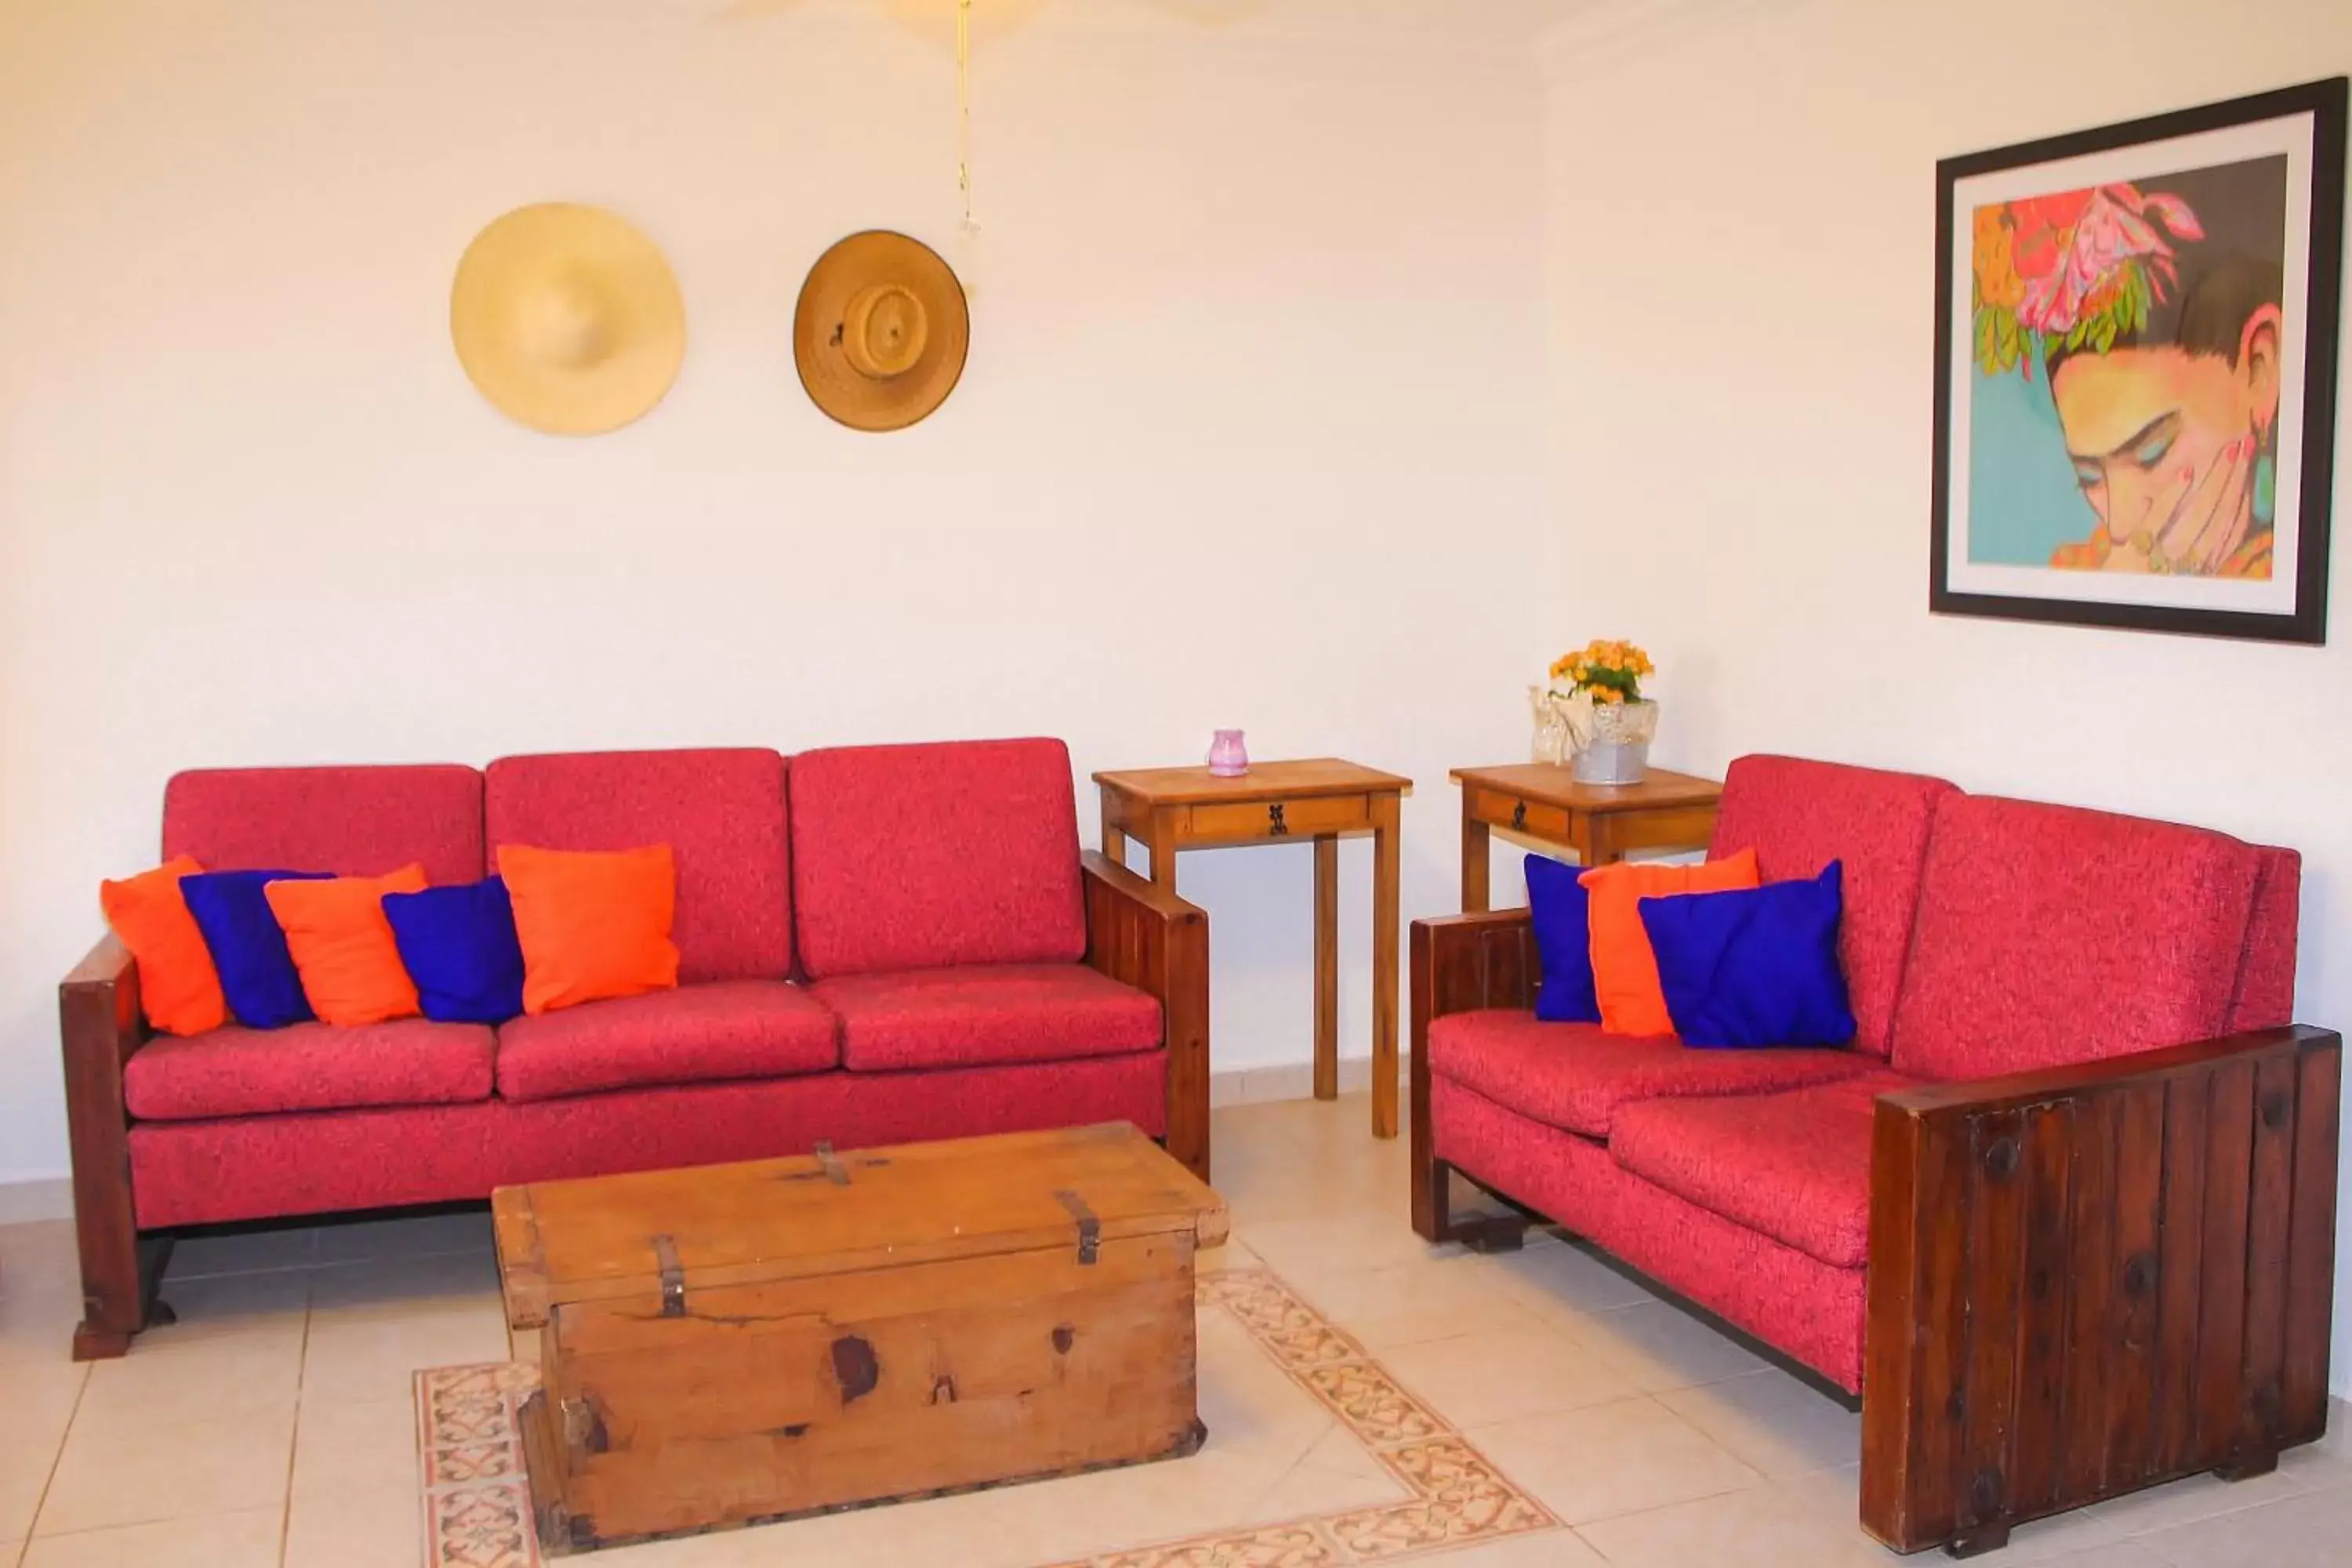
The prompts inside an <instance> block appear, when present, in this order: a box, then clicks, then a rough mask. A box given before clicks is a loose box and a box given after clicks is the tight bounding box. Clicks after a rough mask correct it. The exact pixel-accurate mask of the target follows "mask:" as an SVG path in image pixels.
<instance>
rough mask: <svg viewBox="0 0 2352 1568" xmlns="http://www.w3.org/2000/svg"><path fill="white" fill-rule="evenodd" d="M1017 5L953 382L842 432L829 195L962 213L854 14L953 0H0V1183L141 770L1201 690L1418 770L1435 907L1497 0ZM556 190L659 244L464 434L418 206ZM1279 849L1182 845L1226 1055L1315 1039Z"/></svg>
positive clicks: (129, 845)
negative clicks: (664, 339) (640, 303)
mask: <svg viewBox="0 0 2352 1568" xmlns="http://www.w3.org/2000/svg"><path fill="white" fill-rule="evenodd" d="M1027 8H1028V9H1029V10H1030V11H1032V12H1034V14H1035V16H1034V23H1033V24H1032V25H1030V26H1025V27H1023V28H1021V29H1019V30H1016V31H1013V32H1011V33H1006V34H1003V36H1002V37H998V38H997V39H996V40H995V41H994V42H992V44H991V45H990V47H987V48H985V49H984V50H983V51H982V54H981V56H980V58H979V60H978V62H977V74H976V83H975V87H976V107H975V135H976V137H977V142H978V145H977V161H976V168H975V175H976V187H977V192H978V195H979V199H980V208H981V210H980V216H981V218H982V223H983V224H984V226H985V237H984V240H983V242H982V252H981V255H980V261H979V265H978V267H977V268H976V273H975V278H974V281H975V284H976V292H975V297H974V310H975V326H974V339H975V347H974V351H973V355H972V360H971V367H970V371H969V374H967V376H966V378H965V380H964V383H963V384H962V386H961V389H960V390H959V391H958V392H957V393H956V395H955V396H954V398H953V399H952V400H951V401H950V403H949V404H948V405H947V406H946V407H945V409H944V410H943V411H942V412H941V413H940V415H939V416H936V417H935V418H933V419H932V420H931V421H930V422H929V423H927V424H925V425H923V426H919V427H918V428H916V429H914V430H912V431H910V432H908V433H906V434H904V435H899V436H895V437H886V438H877V437H863V436H857V435H853V434H851V433H849V432H846V431H845V430H842V429H840V428H838V427H836V426H834V425H832V424H831V423H830V422H828V421H827V420H825V419H824V417H823V416H821V415H820V414H818V413H817V411H816V410H815V409H814V407H812V406H811V405H810V404H809V403H808V401H807V399H806V398H805V397H804V395H803V394H802V392H801V390H800V386H799V384H798V382H797V379H796V378H795V376H794V374H793V366H792V359H791V352H790V327H791V315H792V309H793V299H794V295H795V293H796V291H797V289H798V287H799V284H800V280H801V278H802V276H803V273H804V272H805V270H806V268H807V267H808V265H809V263H810V262H811V261H812V260H813V259H814V258H815V257H816V255H817V254H818V253H819V252H820V251H821V250H822V249H823V248H824V247H825V246H826V245H828V244H829V243H831V242H832V241H833V240H834V239H835V238H836V237H840V236H841V235H843V234H845V233H847V232H849V231H851V230H853V229H856V228H860V227H865V226H876V225H881V226H898V227H904V228H908V229H909V230H911V231H912V232H914V233H916V234H918V235H920V236H923V237H927V238H929V239H931V240H932V241H933V242H934V243H937V244H940V246H941V247H942V248H946V247H948V246H949V245H950V242H951V240H952V236H953V219H954V216H955V199H954V163H953V155H954V132H953V125H954V121H953V118H952V113H953V104H954V78H953V70H952V64H951V60H950V56H949V55H948V53H947V52H946V51H945V50H944V48H943V47H941V42H940V29H938V28H937V27H936V26H932V27H928V28H926V29H923V30H920V31H909V30H908V29H906V28H905V27H902V26H897V25H894V24H891V23H889V22H888V21H887V20H886V19H885V18H886V16H892V15H899V16H903V15H907V14H913V13H924V12H927V11H928V12H929V13H930V14H932V15H933V19H934V20H936V19H937V18H938V17H943V16H948V15H950V14H951V13H950V11H949V9H948V6H947V3H946V0H938V4H937V5H932V6H925V5H919V4H917V3H916V0H891V4H890V5H888V6H887V8H886V7H882V6H877V5H871V4H868V3H867V0H801V3H800V4H797V5H794V4H780V3H774V0H768V3H761V0H735V3H734V4H730V0H593V3H591V0H572V3H569V4H558V3H556V0H499V4H497V5H483V4H479V3H478V0H412V3H409V4H404V5H389V4H374V5H367V4H360V3H358V0H332V3H330V0H271V3H262V0H252V3H236V0H169V3H166V0H138V3H131V0H109V3H108V4H106V5H87V4H83V3H81V0H8V3H7V4H6V5H0V1183H5V1182H8V1181H10V1180H12V1179H16V1180H21V1179H26V1178H41V1177H50V1176H55V1175H58V1174H61V1173H63V1172H64V1170H65V1168H66V1141H65V1133H64V1122H63V1112H62V1090H61V1087H60V1081H59V1077H58V1065H57V1039H56V1023H55V1017H56V1014H55V999H54V995H55V994H54V986H55V984H56V982H57V980H58V978H59V977H60V976H61V975H62V974H63V973H65V971H66V970H67V969H68V967H69V966H70V965H71V963H73V962H74V961H75V960H76V959H77V958H78V957H79V955H80V954H81V952H83V951H84V950H85V949H86V948H87V947H88V946H89V942H91V941H92V940H93V938H94V937H95V936H96V935H97V934H98V932H99V931H100V921H99V917H98V910H97V903H96V883H97V881H98V879H100V877H101V876H107V875H119V874H121V873H124V872H128V871H133V870H137V869H140V868H143V867H145V866H148V865H151V864H152V862H153V860H154V858H155V849H156V816H157V807H158V804H159V800H160V795H161V791H162V788H163V781H164V779H165V778H166V777H167V776H168V775H169V774H170V773H172V772H173V770H175V769H179V768H184V767H192V766H200V765H207V764H235V763H303V762H314V761H328V760H376V761H395V760H411V759H449V760H458V761H467V762H482V761H487V760H488V759H489V758H491V757H493V756H496V755H499V754H500V753H502V752H518V751H530V750H536V749H546V748H557V747H593V746H629V745H663V744H687V743H713V742H716V743H727V742H762V743H770V744H774V745H778V746H781V747H782V748H784V749H786V750H793V749H798V748H804V747H808V746H813V745H818V744H825V743H840V742H868V741H888V740H898V739H925V738H941V737H950V736H961V735H988V734H1003V733H1034V732H1046V733H1054V734H1059V735H1062V736H1065V737H1066V738H1067V739H1068V740H1069V742H1071V745H1072V747H1073V749H1074V751H1075V752H1076V761H1077V764H1078V766H1079V768H1080V769H1081V770H1082V771H1091V770H1092V769H1095V768H1097V767H1106V766H1122V765H1125V766H1132V765H1143V764H1150V763H1161V762H1178V763H1181V762H1189V761H1194V760H1197V759H1198V758H1199V757H1200V755H1201V754H1202V753H1203V752H1205V751H1206V748H1207V745H1208V740H1209V731H1210V730H1211V729H1212V728H1213V726H1216V725H1221V724H1239V725H1244V726H1245V727H1246V728H1247V730H1248V731H1249V735H1250V740H1251V744H1252V747H1253V749H1254V750H1255V752H1257V753H1258V754H1259V755H1261V756H1267V757H1272V756H1281V755H1285V754H1289V755H1314V754H1320V753H1340V754H1345V755H1349V756H1353V757H1356V758H1359V759H1360V760H1362V761H1364V762H1366V763H1372V764H1375V765H1378V766H1381V767H1385V768H1390V769H1392V770H1395V771H1399V772H1402V773H1410V774H1412V776H1414V777H1415V778H1416V779H1417V780H1418V781H1419V783H1420V792H1419V794H1418V795H1416V796H1415V797H1414V798H1413V799H1412V800H1411V801H1410V802H1409V803H1408V805H1407V808H1406V810H1407V817H1406V823H1407V826H1406V842H1405V852H1404V876H1405V888H1404V907H1405V913H1406V915H1407V916H1408V917H1411V916H1413V915H1418V914H1425V913H1431V912H1437V911H1442V910H1447V909H1450V908H1451V907H1453V899H1454V878H1455V866H1454V842H1455V841H1454V831H1453V823H1454V811H1455V796H1454V791H1453V789H1452V788H1451V787H1450V786H1449V785H1447V784H1446V783H1445V781H1444V770H1445V769H1446V767H1447V766H1449V765H1453V764H1458V763H1465V762H1474V761H1489V760H1494V759H1496V758H1509V757H1513V756H1517V755H1518V754H1521V753H1522V752H1523V749H1524V747H1525V745H1526V737H1525V727H1524V721H1523V720H1522V717H1521V713H1520V707H1519V702H1518V700H1517V696H1516V695H1515V694H1516V692H1517V689H1518V688H1519V686H1520V684H1521V683H1523V682H1524V681H1525V680H1526V679H1528V678H1529V676H1530V674H1531V672H1532V671H1533V670H1534V669H1535V668H1537V667H1538V665H1539V663H1540V661H1541V659H1542V658H1545V657H1547V656H1548V654H1549V651H1550V650H1551V649H1552V648H1553V647H1554V645H1556V644H1558V643H1559V642H1560V641H1561V640H1562V639H1563V637H1564V636H1565V633H1564V631H1563V630H1562V628H1561V627H1560V626H1558V625H1557V624H1556V623H1554V622H1551V621H1549V620H1548V619H1547V616H1546V612H1547V610H1548V608H1549V606H1550V605H1551V602H1552V600H1553V597H1554V595H1551V594H1549V593H1548V592H1547V591H1545V589H1544V587H1543V585H1542V584H1540V583H1539V582H1538V581H1537V580H1536V579H1535V578H1534V577H1533V575H1532V574H1529V573H1528V571H1527V570H1526V567H1527V563H1528V559H1529V557H1530V555H1531V553H1532V550H1533V541H1534V539H1535V536H1536V524H1537V501H1538V486H1539V470H1540V465H1539V461H1538V456H1537V454H1538V451H1539V449H1540V445H1541V432H1540V415H1541V385H1542V381H1541V376H1542V372H1541V356H1542V350H1543V343H1542V335H1541V332H1540V330H1539V326H1538V323H1539V321H1540V319H1541V278H1540V269H1539V254H1538V252H1539V244H1540V236H1541V202H1540V200H1539V183H1538V175H1539V166H1540V150H1541V136H1540V82H1539V79H1538V73H1537V71H1536V68H1535V65H1534V62H1533V57H1532V53H1531V51H1530V49H1529V47H1528V37H1529V29H1528V27H1527V26H1525V17H1526V16H1528V15H1529V14H1530V11H1529V10H1528V8H1524V7H1517V6H1498V7H1496V9H1495V10H1494V11H1490V12H1489V13H1487V15H1486V17H1485V18H1484V19H1483V21H1482V24H1481V26H1478V27H1476V28H1472V29H1464V28H1461V27H1458V26H1454V19H1453V18H1451V17H1449V16H1443V15H1440V14H1438V13H1437V10H1436V8H1433V7H1428V6H1424V5H1412V4H1407V3H1405V0H1381V3H1380V4H1377V5H1366V4H1363V3H1362V0H1059V3H1058V4H1055V5H1046V6H1044V7H1042V8H1040V7H1038V6H1035V5H1031V6H1029V7H1027ZM1540 8H1541V7H1535V9H1538V10H1539V9H1540ZM991 9H992V6H991V5H983V6H982V10H983V11H984V12H985V11H989V10H991ZM1449 9H1450V8H1449ZM551 199H569V200H579V201H588V202H596V203H602V204H605V205H610V206H612V207H614V208H615V209H617V210H618V211H620V212H621V213H623V214H625V215H626V216H628V217H630V218H631V219H632V220H633V221H635V223H637V224H638V225H639V226H642V227H643V228H644V229H645V231H646V233H647V234H648V235H650V236H651V237H653V238H654V239H655V240H656V242H657V243H658V244H659V245H660V246H661V247H663V248H664V249H665V251H666V252H667V255H668V257H669V258H670V261H671V263H672V265H673V266H674V268H676V270H677V276H678V279H679V281H680V283H681V285H682V287H683V289H684V292H685V296H686V300H687V306H688V332H689V338H690V344H689V350H688V357H687V362H686V367H685V371H684V374H683V376H682V378H681V379H680V381H679V383H678V384H677V387H676V388H675V389H674V390H673V392H672V393H671V394H670V395H669V398H668V400H667V402H666V403H665V404H664V405H662V406H661V407H660V408H659V409H658V410H656V412H655V414H654V415H652V416H650V417H648V418H647V419H646V420H645V421H643V422H642V423H641V424H639V425H637V426H633V427H631V428H629V429H627V430H625V431H623V432H621V433H619V434H617V435H614V436H611V437H603V438H599V439H593V440H585V441H582V440H561V439H551V438H548V437H541V436H537V435H533V434H531V433H530V432H528V431H526V430H523V429H521V428H520V427H519V426H514V425H512V424H509V422H507V421H506V420H505V419H504V418H502V417H501V416H499V415H498V414H496V413H495V412H493V411H492V410H491V409H490V408H489V407H488V405H485V404H484V403H483V401H482V400H481V399H480V398H479V397H478V395H476V394H475V393H474V391H473V389H472V388H471V386H470V385H469V384H467V382H466V380H465V378H464V376H463V374H462V373H461V372H460V371H459V369H458V366H457V361H456V359H455V357H454V355H453V354H452V353H451V351H450V348H449V343H448V339H447V327H446V317H447V295H448V287H449V278H450V273H451V269H452V268H453V267H454V266H455V264H456V262H457V257H458V255H459V254H460V252H461V251H462V250H463V249H464V247H465V246H466V244H467V241H468V240H469V239H470V238H471V237H473V235H474V233H475V232H476V231H477V230H478V228H479V227H480V226H482V225H483V224H484V223H486V222H487V221H488V220H489V219H490V218H492V217H494V216H497V215H499V213H501V212H503V211H505V210H507V209H508V208H509V207H512V206H515V205H520V204H523V203H527V202H533V201H541V200H551ZM1084 799H1085V804H1084V806H1083V808H1082V809H1083V811H1084V813H1085V814H1086V815H1087V817H1088V818H1089V819H1090V817H1091V812H1092V790H1091V787H1090V786H1088V787H1087V789H1086V791H1085V797H1084ZM1086 837H1087V840H1088V841H1089V842H1091V841H1092V838H1093V834H1092V831H1091V829H1090V828H1089V829H1088V830H1087V834H1086ZM1309 861H1310V857H1309V856H1308V855H1307V850H1306V848H1305V847H1296V848H1292V849H1284V850H1275V849H1261V850H1251V851H1226V852H1221V853H1217V854H1213V855H1201V856H1196V857H1188V858H1186V861H1185V863H1184V866H1183V876H1182V888H1183V890H1184V891H1185V892H1186V893H1187V894H1188V895H1190V896H1192V897H1195V898H1197V899H1199V900H1201V901H1202V902H1203V903H1204V904H1205V905H1206V906H1207V907H1208V908H1209V910H1211V912H1212V916H1213V925H1212V930H1213V937H1214V953H1215V963H1216V972H1215V973H1216V987H1215V995H1216V1013H1215V1018H1214V1047H1213V1048H1214V1055H1215V1059H1216V1065H1217V1066H1218V1067H1220V1068H1232V1067H1243V1066H1253V1065H1259V1064H1265V1063H1275V1062H1285V1061H1297V1060H1303V1059H1305V1057H1306V1054H1307V1038H1308V1029H1307V1025H1308V1019H1309V1016H1310V1008H1311V991H1310V986H1309V980H1308V975H1309V969H1308V961H1309V953H1310V946H1309V931H1308V914H1309V909H1310V901H1309V900H1310V897H1311V891H1310V889H1311V882H1310V878H1309V871H1308V866H1309ZM1369 871H1370V867H1369V856H1368V853H1367V852H1366V851H1365V850H1364V848H1363V847H1361V846H1360V845H1358V846H1351V847H1350V848H1349V853H1348V857H1347V858H1346V859H1345V861H1344V862H1343V880H1344V885H1345V887H1346V890H1347V891H1346V897H1347V900H1348V906H1347V910H1346V918H1347V921H1348V923H1347V926H1346V927H1345V931H1344V935H1343V944H1344V945H1343V952H1344V954H1345V959H1346V963H1347V966H1348V973H1347V975H1346V976H1345V980H1346V989H1345V993H1344V994H1345V998H1346V1004H1345V1007H1344V1010H1343V1017H1342V1026H1343V1030H1344V1034H1343V1037H1342V1042H1343V1048H1344V1049H1345V1050H1347V1051H1348V1052H1349V1053H1350V1054H1361V1053H1362V1052H1364V1051H1365V1050H1367V1049H1368V1048H1369V1031H1370V1023H1369V1009H1368V1005H1367V997H1368V993H1369V973H1368V969H1367V950H1368V940H1367V932H1368V930H1369V921H1370V914H1369V908H1368V904H1369V896H1368V890H1367V888H1366V883H1367V881H1368V879H1369Z"/></svg>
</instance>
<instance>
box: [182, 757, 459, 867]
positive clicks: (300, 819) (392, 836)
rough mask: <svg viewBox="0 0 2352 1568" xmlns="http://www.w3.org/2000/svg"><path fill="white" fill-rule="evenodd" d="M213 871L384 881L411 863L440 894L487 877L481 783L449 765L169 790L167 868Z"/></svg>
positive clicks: (214, 771)
mask: <svg viewBox="0 0 2352 1568" xmlns="http://www.w3.org/2000/svg"><path fill="white" fill-rule="evenodd" d="M180 855H193V856H194V857H195V858H197V859H199V860H201V861H203V862H204V863H205V869H207V870H211V871H261V870H284V871H331V872H332V873H334V874H335V875H336V876H338V877H381V876H383V874H384V873H385V872H387V871H393V870H397V869H398V868H401V867H403V866H406V865H408V864H410V863H411V862H415V864H418V865H421V866H423V867H424V868H425V880H427V881H429V882H431V883H432V884H434V885H435V886H436V887H442V886H446V885H447V884H448V883H451V882H470V881H472V880H473V879H475V878H477V877H478V876H480V875H481V874H482V775H481V774H480V773H477V772H475V771H474V770H473V769H472V768H464V767H456V766H452V765H448V764H443V763H433V764H426V765H422V766H409V765H400V766H386V767H331V768H205V769H198V770H196V771H194V772H193V773H181V774H179V775H177V776H176V777H174V778H173V780H172V782H171V783H170V784H166V785H164V786H163V858H165V859H167V860H169V859H171V858H174V857H175V856H180Z"/></svg>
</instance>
